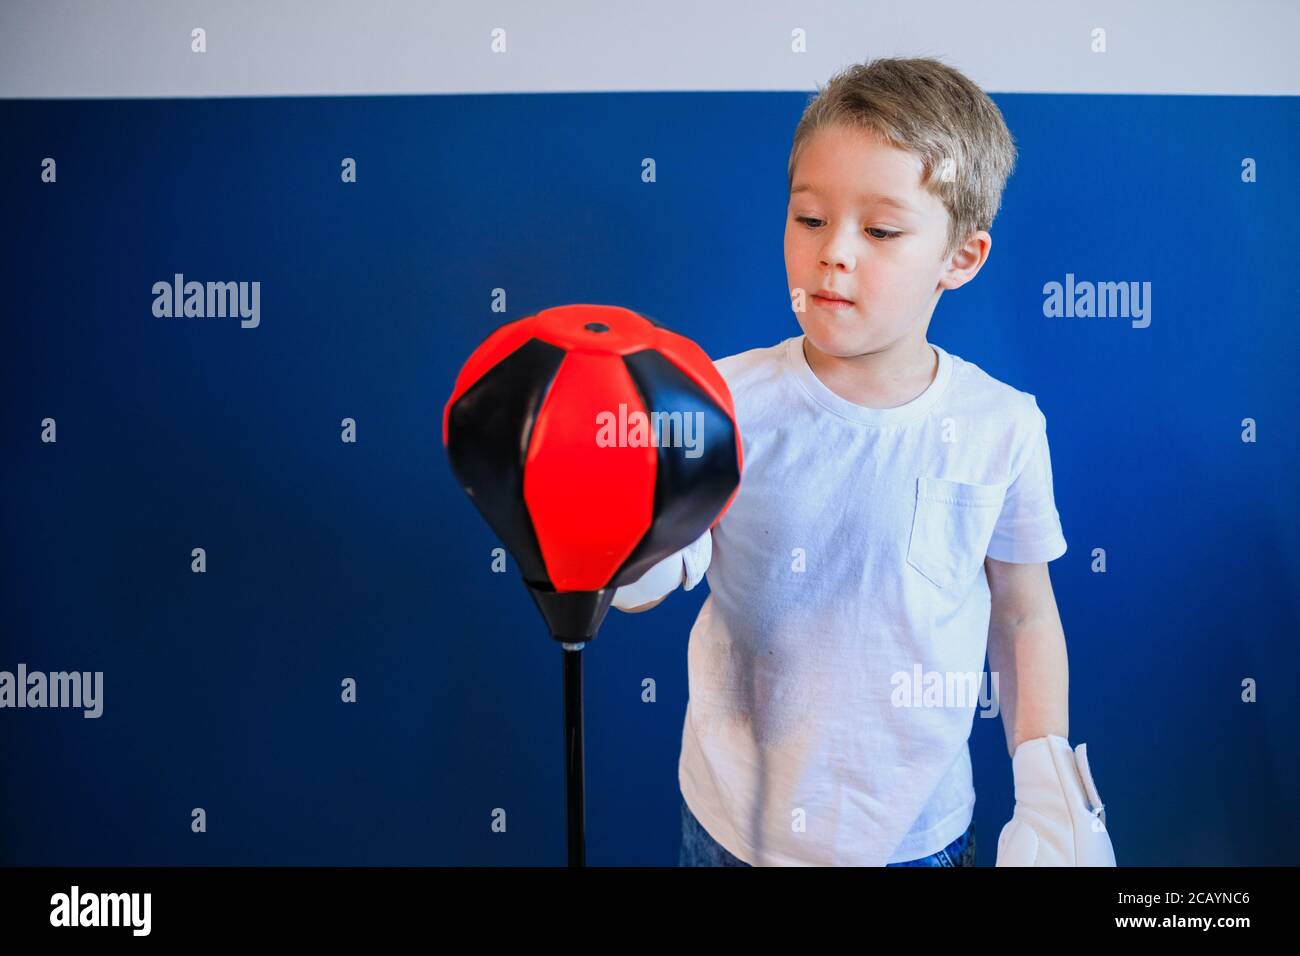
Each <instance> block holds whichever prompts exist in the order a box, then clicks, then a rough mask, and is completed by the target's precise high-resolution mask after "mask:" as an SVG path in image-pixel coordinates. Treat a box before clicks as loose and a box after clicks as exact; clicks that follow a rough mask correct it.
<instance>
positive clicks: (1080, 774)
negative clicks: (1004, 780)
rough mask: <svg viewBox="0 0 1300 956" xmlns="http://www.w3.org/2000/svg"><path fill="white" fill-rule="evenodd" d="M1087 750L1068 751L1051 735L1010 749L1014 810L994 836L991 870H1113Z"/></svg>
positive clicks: (1111, 849) (1064, 742)
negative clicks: (995, 849) (994, 858)
mask: <svg viewBox="0 0 1300 956" xmlns="http://www.w3.org/2000/svg"><path fill="white" fill-rule="evenodd" d="M1087 746H1088V745H1087V744H1079V746H1078V749H1077V750H1073V751H1072V750H1071V749H1070V742H1069V741H1068V740H1066V739H1065V738H1064V737H1058V736H1056V735H1052V736H1049V737H1036V738H1034V739H1033V740H1026V741H1023V742H1021V744H1020V746H1018V747H1017V748H1016V752H1015V755H1014V756H1013V757H1012V758H1011V772H1012V775H1013V776H1014V777H1015V787H1016V809H1015V812H1014V813H1013V814H1012V817H1011V820H1010V822H1008V823H1007V825H1006V826H1004V827H1003V828H1002V833H1001V835H1000V836H999V837H998V856H997V862H996V864H995V865H996V866H1114V865H1115V849H1114V847H1112V846H1111V842H1110V834H1109V833H1107V832H1106V819H1105V817H1103V816H1102V809H1103V807H1102V802H1101V796H1100V795H1099V794H1098V793H1097V785H1096V784H1095V783H1093V782H1092V771H1090V770H1089V769H1088V755H1087V749H1086V748H1087Z"/></svg>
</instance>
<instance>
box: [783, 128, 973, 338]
mask: <svg viewBox="0 0 1300 956" xmlns="http://www.w3.org/2000/svg"><path fill="white" fill-rule="evenodd" d="M922 171H923V168H922V163H921V159H920V157H919V156H916V155H915V154H913V153H909V152H907V151H905V150H900V149H896V148H895V147H893V146H890V145H888V144H886V143H884V142H883V141H881V140H880V139H879V138H878V137H876V136H875V135H873V134H871V133H869V132H863V131H860V130H856V129H852V128H849V127H844V126H833V127H829V128H826V129H822V130H820V131H818V132H817V133H816V134H814V135H813V137H812V139H810V140H809V141H808V143H807V144H806V145H805V147H804V150H803V153H802V154H801V155H800V157H799V161H798V163H797V164H796V166H795V171H794V184H793V187H792V190H791V194H790V206H789V209H788V211H787V215H786V224H785V271H786V279H787V281H788V282H789V285H790V294H791V296H792V297H793V296H794V294H795V290H796V289H803V290H804V296H805V298H804V306H805V310H804V311H803V312H796V313H795V314H796V315H797V316H798V318H799V325H800V326H801V327H802V328H803V330H804V333H805V334H806V335H807V337H808V342H809V344H810V345H811V346H813V347H815V348H817V349H818V350H820V351H821V352H822V353H824V354H826V355H831V356H837V357H841V358H851V357H853V356H858V355H864V354H866V353H884V352H895V353H896V354H897V355H898V356H900V357H904V358H905V359H906V360H911V359H912V358H914V357H915V356H916V355H917V354H918V353H919V351H920V349H922V348H924V343H925V333H926V329H927V327H928V326H929V324H930V316H931V314H932V313H933V311H934V305H935V303H936V302H937V301H938V298H939V292H940V291H941V290H942V289H944V288H956V287H957V286H959V285H961V284H963V283H964V282H966V281H968V280H969V279H970V278H972V277H973V276H974V274H975V272H977V271H978V270H979V266H980V265H981V264H982V263H983V261H984V258H985V256H986V255H987V251H988V245H989V244H990V243H991V239H990V237H989V234H988V233H987V232H979V233H976V234H975V236H974V237H972V239H971V240H970V241H968V242H967V243H966V244H965V245H964V246H963V247H962V248H961V249H959V250H958V251H957V252H956V253H954V254H953V256H952V257H951V258H948V259H943V258H941V256H943V253H944V251H945V246H946V245H947V242H948V210H947V209H946V208H945V207H944V205H943V203H942V202H941V201H940V200H939V198H938V197H937V196H935V195H934V194H932V193H930V192H929V191H927V190H926V189H924V188H923V187H922V186H921V173H922ZM890 198H892V199H895V200H898V202H899V203H901V204H902V207H901V208H900V207H899V206H894V205H891V204H889V203H888V202H887V199H890ZM977 237H982V238H977ZM821 289H830V290H832V291H834V292H836V293H838V294H839V295H841V296H843V297H844V298H847V299H849V300H851V304H849V305H847V306H846V305H838V306H836V305H831V304H830V303H829V302H827V301H825V300H823V299H821V298H819V297H818V296H817V295H816V293H817V292H818V291H819V290H821ZM796 304H797V303H796ZM927 359H928V357H927Z"/></svg>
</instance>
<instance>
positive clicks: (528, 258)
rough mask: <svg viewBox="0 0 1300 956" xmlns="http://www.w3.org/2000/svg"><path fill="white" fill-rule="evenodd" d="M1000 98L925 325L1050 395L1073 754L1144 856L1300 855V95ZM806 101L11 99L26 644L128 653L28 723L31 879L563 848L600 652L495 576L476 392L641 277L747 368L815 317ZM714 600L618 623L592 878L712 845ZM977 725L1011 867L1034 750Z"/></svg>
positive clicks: (22, 770) (595, 699)
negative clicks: (1062, 286)
mask: <svg viewBox="0 0 1300 956" xmlns="http://www.w3.org/2000/svg"><path fill="white" fill-rule="evenodd" d="M994 98H995V99H996V101H997V102H998V104H999V106H1000V107H1001V108H1002V109H1003V111H1004V113H1005V116H1006V119H1007V122H1008V125H1009V126H1010V127H1011V129H1012V131H1013V133H1014V135H1015V137H1016V140H1017V144H1018V147H1019V149H1020V154H1021V155H1020V160H1019V164H1018V167H1017V170H1016V172H1015V174H1014V175H1013V176H1012V179H1011V181H1010V183H1009V186H1008V189H1007V192H1006V194H1005V199H1004V205H1003V211H1002V213H1001V215H1000V217H999V219H998V221H997V223H996V224H995V226H994V229H993V235H994V240H995V242H994V247H993V252H992V255H991V258H990V260H989V262H988V263H987V265H986V266H985V268H984V270H983V271H982V272H981V274H980V275H979V277H978V278H977V279H976V281H975V282H973V283H972V284H971V285H969V286H967V287H966V288H965V289H962V290H960V291H959V292H957V293H949V294H948V295H946V296H944V297H943V299H942V300H941V302H940V304H939V308H938V311H937V312H936V315H935V318H934V321H933V323H932V325H931V330H930V337H931V339H932V340H933V341H936V342H938V343H939V344H941V345H942V346H943V347H944V348H946V349H948V350H949V351H951V352H953V353H955V354H957V355H960V356H962V357H963V358H965V359H967V360H968V361H971V362H974V363H976V364H978V365H980V366H981V367H982V368H984V369H985V370H987V371H988V372H989V373H990V374H992V375H994V376H995V377H997V378H1000V379H1002V380H1004V381H1006V382H1009V383H1010V384H1012V385H1015V386H1016V387H1017V388H1020V389H1023V390H1025V391H1028V392H1031V393H1033V394H1035V395H1036V396H1037V397H1038V401H1039V405H1040V406H1041V407H1042V409H1043V410H1044V412H1045V413H1046V415H1047V421H1048V433H1049V437H1050V440H1051V444H1052V452H1053V463H1054V469H1055V478H1056V493H1057V506H1058V509H1059V511H1060V513H1061V519H1062V523H1063V525H1064V529H1065V535H1066V539H1067V541H1068V542H1069V545H1070V549H1069V551H1068V552H1067V553H1066V555H1065V556H1064V557H1062V558H1061V559H1060V560H1058V561H1056V562H1055V563H1054V564H1053V565H1052V574H1053V583H1054V586H1055V589H1056V594H1057V600H1058V603H1059V606H1060V609H1061V615H1062V619H1063V622H1064V625H1065V631H1066V636H1067V640H1068V644H1069V648H1070V665H1071V670H1070V677H1071V681H1070V683H1071V737H1072V739H1073V740H1074V741H1075V742H1076V743H1077V742H1080V741H1086V742H1087V743H1088V744H1089V751H1090V756H1091V758H1092V763H1093V769H1094V773H1095V776H1096V778H1097V783H1098V786H1099V788H1100V790H1101V794H1102V796H1103V798H1104V799H1105V800H1106V802H1107V806H1108V821H1109V825H1110V828H1111V832H1112V836H1113V840H1114V843H1115V847H1116V853H1117V856H1118V858H1119V862H1120V864H1121V865H1133V864H1175V865H1178V864H1283V863H1289V864H1293V863H1296V862H1297V850H1296V840H1295V838H1296V835H1297V834H1296V825H1295V823H1294V822H1293V821H1294V807H1295V805H1296V803H1297V797H1298V796H1300V794H1298V792H1297V791H1298V787H1297V769H1296V768H1297V766H1298V765H1300V759H1298V758H1300V753H1298V749H1300V748H1298V747H1297V742H1296V734H1295V730H1296V719H1295V716H1294V712H1293V710H1292V709H1291V707H1290V702H1291V697H1292V688H1291V682H1292V680H1293V679H1294V675H1295V674H1296V673H1297V671H1300V666H1298V665H1300V660H1298V658H1300V655H1298V654H1297V650H1296V644H1297V634H1298V633H1300V628H1298V627H1297V617H1298V615H1297V606H1296V600H1297V594H1300V588H1298V587H1297V583H1298V582H1297V578H1298V577H1300V558H1298V557H1297V555H1298V553H1300V548H1298V547H1297V545H1298V541H1297V538H1298V537H1300V535H1298V530H1300V523H1298V522H1297V505H1296V496H1295V488H1296V479H1295V476H1296V474H1297V465H1298V464H1300V463H1298V462H1297V457H1298V453H1297V441H1296V428H1297V424H1296V416H1297V411H1300V409H1297V399H1296V387H1295V381H1294V374H1295V364H1296V358H1297V341H1298V337H1297V332H1296V321H1297V318H1298V317H1300V316H1298V311H1300V310H1297V307H1296V305H1295V298H1294V293H1293V291H1292V288H1291V286H1292V281H1291V280H1292V277H1293V276H1294V274H1295V265H1294V259H1295V256H1294V250H1293V249H1292V243H1291V241H1290V240H1289V239H1288V238H1287V237H1288V236H1289V235H1291V229H1292V227H1293V224H1294V223H1295V222H1296V221H1297V220H1300V215H1298V213H1300V210H1298V209H1297V190H1296V187H1295V171H1294V158H1295V156H1296V155H1297V154H1298V153H1300V133H1298V131H1300V122H1298V121H1300V108H1298V107H1297V100H1296V99H1295V98H1269V97H1229V96H1223V97H1201V96H1137V95H1133V96H1095V95H996V96H995V97H994ZM806 100H807V94H805V93H779V94H772V93H645V94H552V95H545V96H542V95H476V96H405V97H404V96H397V97H337V98H266V99H195V100H138V101H115V100H102V101H76V100H72V101H40V102H36V101H12V100H11V101H4V102H0V125H2V127H3V128H4V129H5V131H6V133H7V135H6V141H7V147H6V149H4V150H3V151H0V181H2V182H3V183H4V186H3V195H4V201H3V207H4V209H5V212H6V215H5V223H6V229H5V255H4V256H3V259H2V260H0V270H3V277H4V285H3V290H4V303H5V309H4V315H3V324H2V326H0V399H2V400H0V468H2V469H3V470H2V471H0V474H2V475H3V492H4V493H3V498H2V499H0V507H2V508H3V520H2V521H0V628H2V629H3V630H2V631H0V669H6V670H13V669H14V668H15V667H16V665H17V664H18V663H19V662H23V663H26V664H27V666H28V668H29V669H32V670H42V671H56V670H81V671H86V670H89V671H94V670H101V671H103V672H104V674H105V677H104V681H105V694H104V714H103V716H102V717H101V718H100V719H98V720H86V719H82V717H81V716H80V714H79V713H78V712H76V711H58V710H46V711H32V710H5V711H2V712H0V820H2V821H4V823H3V826H0V864H6V865H10V864H16V865H24V864H66V865H72V864H77V865H106V864H127V865H131V864H450V865H496V864H524V865H546V864H557V863H561V862H563V859H564V802H563V776H562V774H563V764H562V760H561V755H562V749H561V748H562V740H561V726H562V723H561V717H562V711H561V696H560V676H561V669H560V667H561V660H560V657H561V652H560V651H559V649H558V648H557V647H555V646H554V645H553V644H552V643H551V641H550V639H549V637H548V636H547V635H546V633H545V631H544V629H543V627H542V624H541V619H540V617H539V615H538V614H537V611H536V610H535V608H534V606H533V604H532V602H531V601H530V600H529V598H528V596H527V594H526V592H525V590H524V587H523V585H522V584H521V583H520V581H519V579H518V576H517V573H516V572H515V570H514V568H513V564H512V567H511V572H510V573H508V574H493V573H491V571H490V566H489V565H490V552H491V550H492V549H493V548H494V547H496V546H497V541H496V540H495V538H494V537H493V535H492V534H491V532H490V530H489V528H488V527H487V525H486V524H485V523H484V522H483V521H482V519H481V518H480V517H479V516H478V514H477V512H476V511H475V510H474V509H473V507H472V506H471V504H470V502H469V501H468V500H467V499H466V498H465V496H464V495H463V494H462V492H461V491H460V489H459V487H458V486H457V485H456V484H455V482H454V481H453V479H452V476H451V473H450V470H449V468H448V465H447V460H446V457H445V455H444V453H443V450H442V446H441V434H440V427H441V420H440V416H441V411H442V406H443V403H444V402H445V401H446V399H447V397H448V395H449V394H450V392H451V387H452V381H453V379H454V377H455V374H456V372H457V370H458V368H459V366H460V364H461V362H463V360H464V359H465V357H466V356H467V355H468V354H469V353H470V352H471V351H472V350H473V348H474V347H475V346H476V345H477V344H478V343H479V342H481V341H482V339H483V338H484V337H485V336H486V335H487V334H488V333H489V332H490V331H491V330H492V329H493V328H495V327H496V326H497V325H498V324H500V323H501V322H502V321H505V320H507V319H514V318H519V317H522V316H524V315H527V314H530V313H532V312H534V311H537V310H538V309H541V308H544V307H546V306H550V305H557V304H563V303H568V302H584V301H585V302H604V303H612V304H619V305H626V306H629V307H631V308H634V309H638V310H641V311H644V312H647V313H649V314H652V315H654V316H655V317H656V318H657V319H658V320H659V321H661V322H663V323H664V324H667V325H669V326H670V327H672V328H674V329H675V330H677V331H679V332H682V333H683V334H686V335H688V336H690V337H691V338H693V339H695V340H696V341H697V342H699V343H700V344H701V345H702V346H703V347H704V348H705V350H706V351H707V352H708V353H709V354H710V355H712V356H714V357H715V358H716V357H719V356H722V355H728V354H732V353H734V352H738V351H741V350H744V349H748V348H752V347H755V346H759V345H768V344H771V343H773V342H776V341H778V340H780V339H783V338H785V337H787V336H790V335H795V334H798V332H799V328H798V325H797V323H796V321H795V318H794V316H793V314H792V313H791V312H790V311H789V302H788V298H787V293H786V285H785V272H784V263H783V258H782V230H783V221H784V215H785V172H786V161H787V157H788V151H789V147H790V139H791V135H792V133H793V129H794V125H795V123H796V121H797V119H798V117H799V114H800V112H801V110H802V107H803V105H804V103H805V102H806ZM46 156H51V157H54V158H56V159H57V161H58V182H57V184H55V185H48V184H43V183H41V182H40V180H39V164H40V161H41V159H42V158H44V157H46ZM345 156H351V157H355V158H356V159H357V161H358V173H359V182H357V183H356V184H355V185H344V184H342V183H341V182H340V181H339V163H340V160H341V159H342V158H343V157H345ZM646 156H652V157H654V158H655V160H656V162H657V175H658V181H657V182H656V183H654V184H645V183H642V182H641V179H640V172H641V165H640V164H641V160H642V158H643V157H646ZM1247 156H1249V157H1253V158H1255V159H1256V160H1257V162H1258V169H1259V173H1258V176H1259V181H1258V182H1256V183H1254V184H1244V183H1242V182H1241V177H1240V163H1241V160H1242V158H1243V157H1247ZM176 272H182V273H184V274H185V275H186V277H187V278H190V279H197V280H200V281H208V280H221V281H225V280H248V281H251V280H259V281H260V282H261V284H262V295H261V324H260V326H259V327H258V328H255V329H243V328H240V326H239V323H238V321H237V320H234V319H161V318H156V317H154V315H153V314H152V311H151V307H152V301H153V295H152V293H151V291H150V290H151V287H152V285H153V283H154V282H156V281H160V280H163V281H169V280H170V279H171V277H172V275H173V273H176ZM1066 273H1073V274H1074V275H1075V276H1076V277H1077V278H1078V279H1080V280H1082V279H1090V280H1095V281H1130V280H1131V281H1150V282H1151V283H1152V287H1153V289H1152V303H1153V312H1152V321H1151V325H1150V327H1148V328H1145V329H1135V328H1132V327H1131V325H1130V323H1129V322H1128V321H1127V320H1124V319H1087V318H1046V317H1044V315H1043V310H1042V301H1043V293H1042V287H1043V285H1044V283H1047V282H1051V281H1064V279H1065V275H1066ZM708 286H725V287H726V288H728V289H729V295H728V296H726V297H725V298H722V299H719V298H718V297H716V296H714V295H710V294H707V293H705V292H704V291H703V290H704V289H705V288H706V287H708ZM496 287H503V288H505V289H506V290H507V292H508V294H509V300H508V301H509V310H508V312H507V313H506V314H505V315H500V314H494V313H493V312H492V311H491V310H490V295H491V290H492V289H493V288H496ZM47 416H48V417H52V418H55V419H56V420H57V422H58V442H57V443H56V444H43V443H41V441H40V422H41V420H42V419H43V418H45V417H47ZM344 417H352V418H355V419H356V421H357V423H358V439H359V440H358V441H357V443H356V444H354V445H353V444H344V443H342V442H341V441H340V440H339V431H340V429H339V422H340V420H341V419H343V418H344ZM1247 417H1250V418H1254V419H1256V420H1257V422H1258V441H1257V442H1256V443H1253V444H1248V443H1243V442H1242V441H1241V421H1242V419H1243V418H1247ZM194 547H203V548H205V549H206V550H207V555H208V571H207V573H206V574H203V575H196V574H192V573H191V572H190V560H191V559H190V551H191V549H192V548H194ZM1096 547H1101V548H1105V549H1106V553H1107V560H1108V571H1107V573H1105V574H1095V573H1092V571H1091V570H1090V564H1091V560H1092V559H1091V551H1092V549H1093V548H1096ZM706 589H707V588H706V586H701V587H700V588H699V589H697V590H694V591H692V592H690V593H679V594H677V595H675V596H674V597H673V598H672V599H671V600H670V601H669V602H667V603H666V604H665V605H664V606H662V607H661V608H659V609H657V610H656V611H655V612H653V613H651V614H645V615H636V616H628V615H620V614H617V613H616V612H615V613H614V614H613V616H611V617H610V618H609V619H608V621H607V623H606V625H605V627H604V629H603V630H602V632H601V634H600V637H599V639H598V640H597V641H595V642H594V643H592V644H591V645H589V646H588V649H587V651H585V652H584V654H585V663H586V671H587V673H586V679H587V687H586V690H587V693H586V715H587V725H586V726H587V760H588V767H587V793H588V860H589V862H590V863H591V864H595V865H645V864H649V865H671V864H673V863H674V862H675V861H676V852H677V839H678V827H679V819H678V802H677V801H678V796H677V758H678V752H679V745H680V740H681V730H682V717H683V711H684V708H685V704H686V697H687V687H686V654H685V647H686V639H687V634H688V632H689V629H690V625H691V623H692V621H693V620H694V616H695V613H696V612H697V610H698V608H699V606H700V604H701V602H702V601H703V599H704V596H705V593H706ZM344 677H355V678H356V679H357V681H358V683H359V693H358V696H359V701H358V703H357V704H355V705H351V706H345V705H343V704H341V703H340V701H339V692H340V691H339V684H340V681H341V680H342V679H343V678H344ZM646 677H653V678H654V679H655V680H656V681H657V683H658V702H657V703H653V704H647V703H643V702H642V701H641V681H642V680H643V679H644V678H646ZM1247 677H1252V678H1255V679H1256V680H1257V681H1258V682H1259V691H1258V693H1259V700H1258V702H1257V703H1254V704H1246V703H1243V702H1242V701H1241V699H1240V695H1241V688H1240V684H1241V681H1242V679H1243V678H1247ZM975 724H976V726H975V731H974V734H973V737H972V748H973V757H974V762H975V768H976V789H977V793H978V804H977V808H976V826H977V833H978V842H979V846H980V860H981V863H985V864H991V863H992V861H993V853H994V848H995V845H996V839H997V834H998V830H999V829H1000V827H1001V826H1002V824H1003V823H1004V822H1005V821H1006V819H1007V818H1008V817H1009V814H1010V812H1011V806H1012V795H1011V775H1010V765H1009V761H1008V759H1007V755H1006V749H1005V741H1004V739H1003V731H1002V726H1001V721H1000V720H980V719H977V720H976V722H975ZM193 807H204V808H205V809H206V810H207V813H208V832H207V833H205V834H202V835H199V834H194V833H191V832H190V826H189V824H190V816H189V814H190V810H191V808H193ZM495 807H503V808H505V809H506V811H507V812H508V814H509V817H508V821H509V829H508V832H507V834H505V835H500V834H494V833H492V832H491V831H490V828H489V823H490V813H491V811H492V809H493V808H495Z"/></svg>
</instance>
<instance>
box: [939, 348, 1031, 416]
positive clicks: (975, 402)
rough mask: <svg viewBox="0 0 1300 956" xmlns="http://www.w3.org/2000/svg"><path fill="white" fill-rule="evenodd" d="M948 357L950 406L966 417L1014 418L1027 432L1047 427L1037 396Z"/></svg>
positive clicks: (958, 356) (952, 356)
mask: <svg viewBox="0 0 1300 956" xmlns="http://www.w3.org/2000/svg"><path fill="white" fill-rule="evenodd" d="M948 354H949V357H950V358H951V360H952V381H951V383H950V385H949V395H948V396H947V397H948V401H949V404H951V405H954V406H956V407H958V408H960V409H961V410H962V411H963V413H965V414H969V415H978V416H989V417H995V418H1013V419H1015V420H1016V422H1017V424H1019V425H1021V426H1023V427H1025V428H1027V429H1029V430H1030V431H1035V430H1038V429H1041V428H1045V427H1046V425H1047V417H1046V416H1045V415H1044V414H1043V412H1042V409H1040V408H1039V407H1038V398H1037V396H1035V395H1033V394H1032V393H1030V392H1025V391H1022V390H1021V389H1018V388H1016V387H1015V386H1014V385H1009V384H1007V383H1006V382H1004V381H1002V380H1001V379H997V378H994V377H993V376H992V375H990V374H989V373H988V372H986V371H984V369H982V368H980V366H978V365H976V364H975V363H974V362H970V361H967V360H966V359H964V358H962V357H961V356H960V355H955V354H953V353H951V352H950V353H948Z"/></svg>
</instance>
